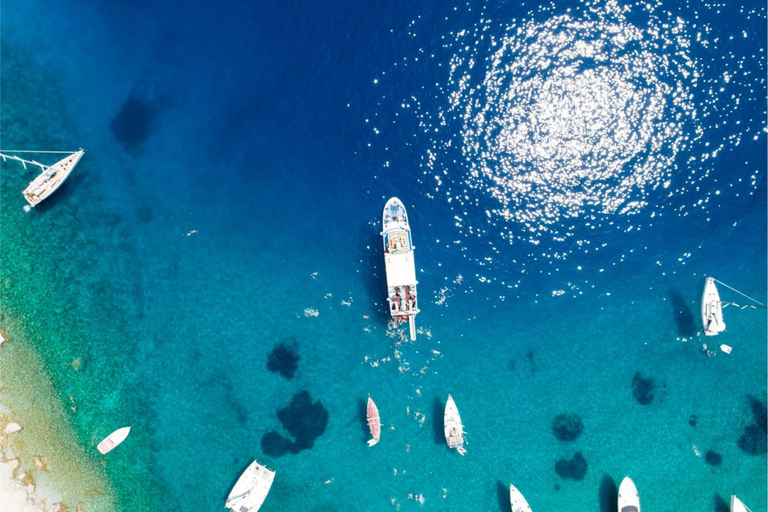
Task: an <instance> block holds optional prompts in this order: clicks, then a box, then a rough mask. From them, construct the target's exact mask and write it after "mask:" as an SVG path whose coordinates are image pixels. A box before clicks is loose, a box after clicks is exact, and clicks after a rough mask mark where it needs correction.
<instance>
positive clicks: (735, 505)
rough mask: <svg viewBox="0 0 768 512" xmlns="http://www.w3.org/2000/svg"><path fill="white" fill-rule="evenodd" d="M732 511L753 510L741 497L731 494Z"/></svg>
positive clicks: (744, 511) (745, 511) (747, 511)
mask: <svg viewBox="0 0 768 512" xmlns="http://www.w3.org/2000/svg"><path fill="white" fill-rule="evenodd" d="M731 512H751V511H750V510H749V509H748V508H747V506H746V505H745V504H744V503H742V502H741V500H740V499H739V498H737V497H736V496H734V495H731Z"/></svg>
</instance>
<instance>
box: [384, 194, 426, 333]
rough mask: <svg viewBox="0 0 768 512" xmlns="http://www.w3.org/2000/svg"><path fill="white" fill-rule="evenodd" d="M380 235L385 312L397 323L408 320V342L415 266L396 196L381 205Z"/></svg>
mask: <svg viewBox="0 0 768 512" xmlns="http://www.w3.org/2000/svg"><path fill="white" fill-rule="evenodd" d="M382 226H383V229H382V231H381V236H382V237H383V238H384V264H385V266H386V271H387V291H388V299H387V300H388V302H389V312H390V313H391V314H392V318H394V319H395V321H397V322H405V321H406V320H408V324H409V328H410V335H411V341H415V340H416V315H417V314H418V312H419V306H418V301H417V298H416V285H417V284H418V281H417V280H416V264H415V263H414V260H413V250H414V247H413V240H412V239H411V227H410V225H409V223H408V214H407V213H406V211H405V206H403V203H402V202H401V201H400V200H399V199H398V198H396V197H393V198H391V199H390V200H389V201H387V204H386V205H385V206H384V215H383V220H382Z"/></svg>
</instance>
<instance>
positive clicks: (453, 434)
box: [443, 395, 467, 455]
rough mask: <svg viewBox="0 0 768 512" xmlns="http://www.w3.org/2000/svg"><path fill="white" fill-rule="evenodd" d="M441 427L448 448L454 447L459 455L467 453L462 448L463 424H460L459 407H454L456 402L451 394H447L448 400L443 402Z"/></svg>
mask: <svg viewBox="0 0 768 512" xmlns="http://www.w3.org/2000/svg"><path fill="white" fill-rule="evenodd" d="M443 429H444V431H445V441H446V442H447V443H448V448H456V451H457V452H459V453H460V454H461V455H464V454H465V453H467V450H466V449H465V448H464V426H463V425H462V424H461V416H459V409H458V408H457V407H456V403H455V402H454V401H453V397H451V395H448V401H447V402H446V403H445V415H444V416H443Z"/></svg>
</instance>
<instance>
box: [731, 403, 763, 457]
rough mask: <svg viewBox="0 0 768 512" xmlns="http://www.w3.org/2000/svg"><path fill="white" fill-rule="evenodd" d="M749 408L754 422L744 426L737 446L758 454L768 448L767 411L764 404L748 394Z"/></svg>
mask: <svg viewBox="0 0 768 512" xmlns="http://www.w3.org/2000/svg"><path fill="white" fill-rule="evenodd" d="M747 400H748V401H749V408H750V409H751V411H752V419H753V420H754V423H753V424H751V425H747V426H746V427H744V434H743V435H742V436H741V437H740V438H739V442H738V445H739V448H740V449H741V451H743V452H745V453H748V454H750V455H760V454H763V453H766V450H768V446H766V443H768V435H766V429H768V411H766V406H765V404H764V403H763V402H762V401H760V400H758V399H757V398H755V397H753V396H751V395H748V396H747Z"/></svg>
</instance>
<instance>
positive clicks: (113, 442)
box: [96, 427, 131, 454]
mask: <svg viewBox="0 0 768 512" xmlns="http://www.w3.org/2000/svg"><path fill="white" fill-rule="evenodd" d="M130 433H131V427H123V428H119V429H117V430H115V431H114V432H112V433H111V434H109V435H108V436H107V437H105V438H104V439H103V440H102V441H101V442H100V443H99V445H98V446H97V447H96V449H97V450H99V452H100V453H102V454H105V453H108V452H111V451H112V450H114V449H115V448H116V447H117V445H119V444H120V443H122V442H123V441H125V438H127V437H128V434H130Z"/></svg>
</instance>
